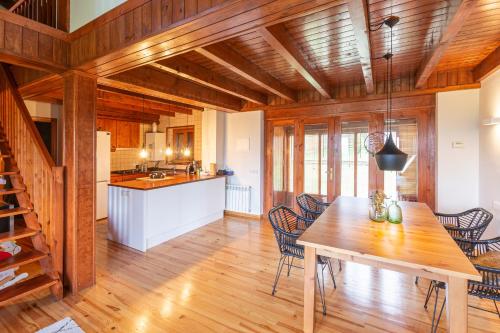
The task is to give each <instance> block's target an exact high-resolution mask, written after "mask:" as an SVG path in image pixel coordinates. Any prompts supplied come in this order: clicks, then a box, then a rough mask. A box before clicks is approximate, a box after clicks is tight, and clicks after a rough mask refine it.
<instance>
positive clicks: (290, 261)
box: [286, 257, 294, 276]
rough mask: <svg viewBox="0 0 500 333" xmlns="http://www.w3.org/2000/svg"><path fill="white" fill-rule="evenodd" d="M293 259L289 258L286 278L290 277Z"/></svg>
mask: <svg viewBox="0 0 500 333" xmlns="http://www.w3.org/2000/svg"><path fill="white" fill-rule="evenodd" d="M293 258H294V257H292V260H290V257H288V273H287V274H286V276H290V270H291V269H292V265H293Z"/></svg>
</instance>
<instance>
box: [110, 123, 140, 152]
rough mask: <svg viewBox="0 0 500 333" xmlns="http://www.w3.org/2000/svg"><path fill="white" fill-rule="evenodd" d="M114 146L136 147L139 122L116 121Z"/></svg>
mask: <svg viewBox="0 0 500 333" xmlns="http://www.w3.org/2000/svg"><path fill="white" fill-rule="evenodd" d="M116 131H117V135H116V140H117V143H116V147H117V148H138V147H139V144H140V142H139V136H140V124H139V123H135V122H129V121H122V120H117V121H116Z"/></svg>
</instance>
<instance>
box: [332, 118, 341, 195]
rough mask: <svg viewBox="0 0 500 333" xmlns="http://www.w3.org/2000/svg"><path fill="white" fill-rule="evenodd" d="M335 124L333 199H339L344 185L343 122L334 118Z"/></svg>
mask: <svg viewBox="0 0 500 333" xmlns="http://www.w3.org/2000/svg"><path fill="white" fill-rule="evenodd" d="M332 118H333V122H334V130H333V135H334V136H333V141H334V146H333V163H334V164H333V165H334V169H333V171H334V176H333V181H334V185H333V187H334V192H333V199H335V198H336V197H338V196H339V195H340V194H341V193H342V192H341V184H342V181H341V180H342V121H341V119H340V117H338V116H336V117H332Z"/></svg>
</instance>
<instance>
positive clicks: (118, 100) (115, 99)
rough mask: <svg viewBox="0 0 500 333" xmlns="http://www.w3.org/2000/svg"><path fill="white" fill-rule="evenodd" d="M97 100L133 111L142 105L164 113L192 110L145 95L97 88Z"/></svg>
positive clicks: (186, 112) (190, 111)
mask: <svg viewBox="0 0 500 333" xmlns="http://www.w3.org/2000/svg"><path fill="white" fill-rule="evenodd" d="M97 100H98V101H99V100H101V101H103V102H105V103H107V104H108V105H112V104H113V103H115V104H116V105H125V106H129V107H130V108H131V109H132V110H134V111H141V109H142V107H143V106H144V108H145V109H151V110H157V111H158V112H165V113H166V114H172V113H175V112H179V113H185V114H192V110H191V109H189V108H185V107H181V106H177V105H173V104H169V103H160V102H157V101H153V100H150V99H148V98H147V96H144V98H143V97H136V96H131V95H127V94H123V93H118V92H112V91H107V90H101V89H98V90H97Z"/></svg>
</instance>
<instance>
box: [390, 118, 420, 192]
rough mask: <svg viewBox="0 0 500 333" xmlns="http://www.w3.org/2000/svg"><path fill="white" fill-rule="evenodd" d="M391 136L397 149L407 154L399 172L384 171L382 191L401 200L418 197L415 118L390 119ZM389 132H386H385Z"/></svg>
mask: <svg viewBox="0 0 500 333" xmlns="http://www.w3.org/2000/svg"><path fill="white" fill-rule="evenodd" d="M391 126H392V137H393V138H394V142H395V143H396V145H397V146H398V148H399V149H401V150H402V151H404V152H405V153H407V154H408V161H407V162H406V165H405V167H404V168H403V170H402V171H401V172H396V171H386V172H384V192H385V193H386V195H387V196H389V197H391V198H393V199H397V200H402V201H417V199H418V185H417V184H418V158H417V156H418V135H417V133H418V129H417V120H416V119H396V120H392V124H391ZM386 134H387V135H388V134H389V133H388V132H387V133H386Z"/></svg>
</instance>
